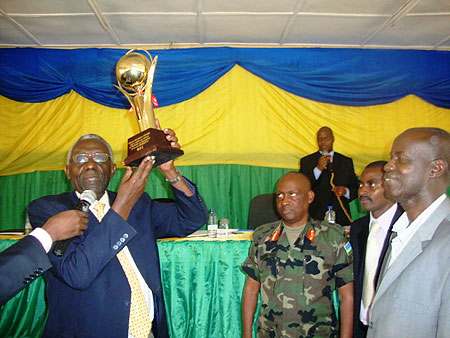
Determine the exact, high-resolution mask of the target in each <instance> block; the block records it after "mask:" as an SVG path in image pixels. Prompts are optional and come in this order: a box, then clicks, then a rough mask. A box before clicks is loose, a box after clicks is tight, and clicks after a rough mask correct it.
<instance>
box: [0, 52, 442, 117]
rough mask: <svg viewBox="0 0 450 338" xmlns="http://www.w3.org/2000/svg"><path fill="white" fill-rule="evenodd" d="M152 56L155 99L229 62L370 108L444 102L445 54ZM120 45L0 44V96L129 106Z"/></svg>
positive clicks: (306, 91)
mask: <svg viewBox="0 0 450 338" xmlns="http://www.w3.org/2000/svg"><path fill="white" fill-rule="evenodd" d="M150 53H151V54H152V55H153V56H155V55H158V58H159V60H158V65H157V67H156V73H155V79H154V87H153V88H154V89H153V93H154V94H155V96H156V97H157V99H158V101H159V105H160V106H161V107H162V106H168V105H171V104H174V103H178V102H182V101H185V100H188V99H190V98H192V97H194V96H196V95H198V94H199V93H200V92H202V91H203V90H205V89H206V88H208V87H209V86H210V85H211V84H213V83H214V82H215V81H216V80H217V79H219V78H220V77H221V76H223V75H224V74H225V73H226V72H227V71H229V70H230V69H231V68H232V67H233V66H234V65H236V64H237V65H240V66H241V67H243V68H244V69H246V70H248V71H249V72H251V73H253V74H255V75H257V76H259V77H261V78H263V79H264V80H266V81H268V82H270V83H272V84H274V85H276V86H278V87H280V88H282V89H284V90H286V91H288V92H290V93H292V94H295V95H298V96H301V97H305V98H308V99H311V100H314V101H318V102H325V103H332V104H339V105H350V106H370V105H375V104H383V103H389V102H392V101H396V100H398V99H400V98H402V97H404V96H407V95H410V94H414V95H416V96H418V97H420V98H422V99H424V100H426V101H427V102H430V103H432V104H434V105H436V106H439V107H443V108H450V95H449V93H450V52H447V51H423V50H422V51H421V50H372V49H327V48H230V47H211V48H192V49H171V50H150ZM124 54H125V50H123V49H107V48H105V49H97V48H87V49H70V50H61V49H38V48H4V49H0V74H2V80H1V81H0V95H3V96H5V97H8V98H10V99H13V100H16V101H22V102H43V101H48V100H52V99H54V98H56V97H58V96H61V95H63V94H66V93H68V92H70V91H71V90H74V91H76V92H77V93H79V94H80V95H82V96H84V97H86V98H88V99H90V100H92V101H94V102H97V103H100V104H102V105H106V106H109V107H113V108H124V109H127V108H129V103H128V102H127V100H126V99H125V97H124V96H123V95H122V94H121V93H120V92H119V91H118V90H117V89H116V88H115V87H114V86H113V84H115V83H116V80H115V75H114V68H115V64H116V62H117V61H118V60H119V58H120V57H121V56H122V55H124Z"/></svg>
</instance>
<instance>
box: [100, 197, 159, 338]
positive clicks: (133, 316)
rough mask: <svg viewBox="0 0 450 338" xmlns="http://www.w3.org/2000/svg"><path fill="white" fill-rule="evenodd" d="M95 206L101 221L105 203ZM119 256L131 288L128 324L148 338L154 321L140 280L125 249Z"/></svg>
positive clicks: (139, 335) (138, 337) (136, 334)
mask: <svg viewBox="0 0 450 338" xmlns="http://www.w3.org/2000/svg"><path fill="white" fill-rule="evenodd" d="M93 208H94V210H95V211H96V212H97V215H96V216H97V219H98V220H99V221H100V222H101V220H102V219H103V216H104V213H105V212H104V209H105V204H104V203H101V202H97V203H95V204H94V207H93ZM117 258H118V259H119V262H120V265H122V269H123V271H124V272H125V276H126V277H127V279H128V284H129V285H130V289H131V305H130V321H129V324H128V326H129V330H130V334H131V335H132V336H133V337H135V338H148V336H149V335H150V331H151V329H152V323H151V322H150V317H149V313H148V307H147V303H146V302H145V298H144V294H143V292H142V289H141V286H140V284H139V280H138V278H137V276H136V273H135V272H134V270H133V267H132V266H131V264H130V261H129V260H128V258H127V256H126V254H125V252H124V250H121V251H120V252H119V253H118V254H117Z"/></svg>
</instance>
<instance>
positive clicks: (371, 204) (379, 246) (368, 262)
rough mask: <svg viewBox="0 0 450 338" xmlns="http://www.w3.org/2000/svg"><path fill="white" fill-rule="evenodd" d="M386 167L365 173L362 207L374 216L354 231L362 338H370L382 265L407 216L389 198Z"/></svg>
mask: <svg viewBox="0 0 450 338" xmlns="http://www.w3.org/2000/svg"><path fill="white" fill-rule="evenodd" d="M386 163H387V162H386V161H377V162H372V163H370V164H368V165H367V166H366V168H365V169H364V170H363V172H362V173H361V176H360V178H359V190H358V195H359V199H360V201H361V204H362V207H363V208H364V209H365V210H367V211H370V214H369V215H366V216H364V217H362V218H360V219H357V220H356V221H354V222H353V223H352V226H351V229H350V242H351V244H352V248H353V255H354V256H353V257H354V258H353V274H354V278H355V298H354V300H355V305H354V315H353V322H354V327H353V336H354V337H358V338H364V337H366V333H367V325H368V320H369V310H370V304H371V302H372V299H373V295H374V286H375V283H376V276H377V272H378V269H379V267H380V265H381V264H380V261H382V260H383V256H384V254H385V253H386V249H387V247H388V244H389V241H388V240H387V238H389V235H390V231H391V228H392V225H393V224H394V223H395V222H396V221H397V219H398V218H399V217H400V215H401V214H402V213H403V209H402V208H401V206H400V205H398V204H397V203H395V202H394V201H393V200H392V199H390V198H388V197H386V195H385V191H384V184H383V174H384V170H383V167H384V165H385V164H386Z"/></svg>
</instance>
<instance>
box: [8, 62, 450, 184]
mask: <svg viewBox="0 0 450 338" xmlns="http://www.w3.org/2000/svg"><path fill="white" fill-rule="evenodd" d="M111 85H112V84H111ZM155 86H157V83H155ZM0 106H1V107H2V113H1V114H0V134H1V141H0V175H11V174H18V173H26V172H31V171H41V170H58V169H62V168H63V167H64V165H65V156H66V153H67V150H68V147H69V146H70V145H71V144H72V143H73V142H74V141H75V140H76V139H78V138H79V137H80V136H81V135H83V134H86V133H97V134H100V135H102V136H103V137H104V138H105V139H106V140H107V141H108V142H110V144H111V146H112V148H113V150H114V155H115V157H116V158H115V162H116V163H120V162H121V161H122V160H123V158H125V156H126V140H127V138H128V137H130V136H132V135H134V134H136V133H138V132H139V130H138V126H137V123H136V119H135V117H134V115H133V114H129V113H128V112H127V111H126V110H121V109H114V108H108V107H105V106H101V105H99V104H97V103H94V102H92V101H89V100H87V99H85V98H83V97H81V96H79V95H78V94H76V93H74V92H71V93H70V94H68V95H64V96H62V97H59V98H57V99H55V100H52V101H48V102H44V103H21V102H16V101H12V100H9V99H7V98H5V97H0ZM156 117H157V118H159V120H160V122H161V125H162V126H163V127H170V128H172V129H174V130H175V131H176V133H177V135H178V138H179V140H180V144H181V145H182V148H183V150H184V151H185V155H184V156H182V157H180V158H179V159H177V164H178V165H201V164H244V165H253V166H263V167H274V168H292V169H297V168H298V166H299V163H298V161H299V158H300V157H301V156H304V155H306V154H308V153H311V152H314V151H315V150H317V145H316V140H315V134H316V132H317V130H318V129H319V128H320V127H321V126H323V125H327V126H330V127H331V128H332V129H333V131H334V133H335V138H336V142H335V146H334V148H335V150H336V151H338V152H341V153H343V154H345V155H347V156H350V157H352V158H353V160H354V163H355V168H356V172H357V174H359V172H360V171H361V169H362V168H363V167H364V166H365V165H366V164H367V163H369V162H370V161H374V160H378V159H387V158H388V153H389V148H390V145H391V143H392V141H393V139H394V138H395V136H396V135H398V134H399V133H400V132H401V131H403V130H405V129H407V128H409V127H414V126H438V127H441V128H443V129H446V130H450V112H449V110H448V109H444V108H438V107H436V106H434V105H432V104H429V103H426V102H425V101H422V100H421V99H419V98H417V97H415V96H408V97H405V98H404V99H402V100H399V101H397V102H394V103H390V104H384V105H377V106H370V107H347V106H338V105H332V104H324V103H319V102H315V101H311V100H307V99H304V98H301V97H298V96H295V95H292V94H289V93H287V92H285V91H283V90H281V89H279V88H277V87H275V86H273V85H271V84H270V83H268V82H266V81H264V80H262V79H260V78H259V77H256V76H254V75H253V74H251V73H249V72H247V71H246V70H244V69H242V68H241V67H239V66H235V67H234V68H233V69H232V70H231V71H229V72H228V73H227V74H226V75H224V76H223V77H222V78H221V79H219V80H218V81H217V82H216V83H215V84H213V85H212V86H211V87H210V88H208V89H207V90H205V91H204V92H203V93H201V94H199V95H198V96H196V97H194V98H192V99H190V100H188V101H185V102H182V103H179V104H176V105H172V106H168V107H163V108H158V109H156Z"/></svg>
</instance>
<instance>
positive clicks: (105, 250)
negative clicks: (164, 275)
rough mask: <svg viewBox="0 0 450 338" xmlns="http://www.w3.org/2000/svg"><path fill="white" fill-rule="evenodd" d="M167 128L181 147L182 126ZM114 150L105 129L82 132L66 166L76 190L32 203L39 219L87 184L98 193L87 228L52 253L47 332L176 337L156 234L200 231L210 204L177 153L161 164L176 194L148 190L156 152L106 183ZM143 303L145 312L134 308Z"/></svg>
mask: <svg viewBox="0 0 450 338" xmlns="http://www.w3.org/2000/svg"><path fill="white" fill-rule="evenodd" d="M164 133H165V134H166V138H167V139H168V140H169V141H170V142H171V146H173V147H177V148H178V147H179V144H178V139H177V137H176V135H175V133H174V132H173V131H172V130H170V129H165V130H164ZM112 156H113V154H112V151H111V148H110V146H109V145H108V143H107V142H106V141H104V140H103V139H102V138H101V137H99V136H98V135H91V134H89V135H85V136H83V137H81V138H80V139H79V140H78V141H77V142H76V143H75V144H74V146H73V147H72V148H71V149H70V151H69V154H68V158H67V166H66V169H65V172H66V175H67V177H68V178H69V179H70V180H71V181H72V185H73V187H74V188H75V191H73V192H70V193H64V194H60V195H55V196H46V197H43V198H40V199H38V200H35V201H33V202H31V203H30V205H29V208H28V210H29V216H30V221H31V223H32V225H33V227H38V226H41V225H42V224H44V222H45V221H46V220H47V219H48V218H49V217H51V216H52V215H54V214H55V213H58V212H60V211H63V210H67V209H73V208H74V207H75V206H76V204H77V203H78V201H79V195H80V193H81V192H82V191H84V190H87V189H89V190H93V191H94V192H95V193H96V195H97V199H98V201H97V202H96V203H95V204H92V205H91V206H90V210H89V221H88V229H87V230H86V231H85V232H84V233H83V235H81V236H79V237H75V238H74V239H73V241H72V242H71V243H70V245H69V247H68V249H67V251H66V252H65V254H64V255H63V256H60V257H58V256H56V255H54V254H49V256H50V260H51V262H52V264H53V269H51V273H47V281H48V283H47V297H48V309H49V315H48V320H47V323H46V327H45V330H44V333H43V337H52V338H55V337H79V338H92V337H96V338H101V337H104V338H107V337H108V338H111V337H134V338H140V337H145V338H148V337H158V338H159V337H168V328H167V322H166V313H165V308H164V299H163V293H162V287H161V276H160V266H159V257H158V249H157V245H156V239H157V238H162V237H174V236H175V237H181V236H186V235H189V234H190V233H192V232H194V231H196V230H197V229H198V228H200V227H201V226H202V225H203V224H205V223H206V219H207V210H206V206H205V203H204V202H203V199H202V198H201V197H200V195H199V194H198V191H197V188H196V187H195V185H194V184H193V183H191V182H190V181H188V180H187V179H186V178H184V177H183V176H182V174H181V172H180V171H179V170H178V169H176V168H175V167H174V163H173V160H172V161H169V162H166V163H164V164H161V165H160V166H159V169H160V170H161V172H162V173H163V175H164V176H165V178H166V181H167V182H168V184H170V186H171V188H172V191H173V193H174V197H175V202H174V203H158V202H156V201H152V199H151V198H150V196H149V195H147V194H146V193H144V189H145V186H146V183H147V179H148V176H149V174H150V171H151V169H152V167H153V163H154V160H153V159H152V158H151V157H149V156H147V157H146V158H145V159H144V160H143V161H142V162H141V164H140V165H139V167H138V168H137V169H136V170H135V171H134V173H133V172H132V169H131V168H127V170H126V172H125V174H124V176H123V179H122V181H121V183H120V187H119V189H118V192H117V193H113V192H111V191H106V187H107V186H108V183H109V180H110V179H111V177H112V176H113V175H114V173H115V169H116V166H115V165H114V162H113V157H112ZM134 281H135V282H136V283H134ZM135 310H136V311H141V312H140V314H139V315H137V316H134V313H135ZM143 313H144V314H143Z"/></svg>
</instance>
